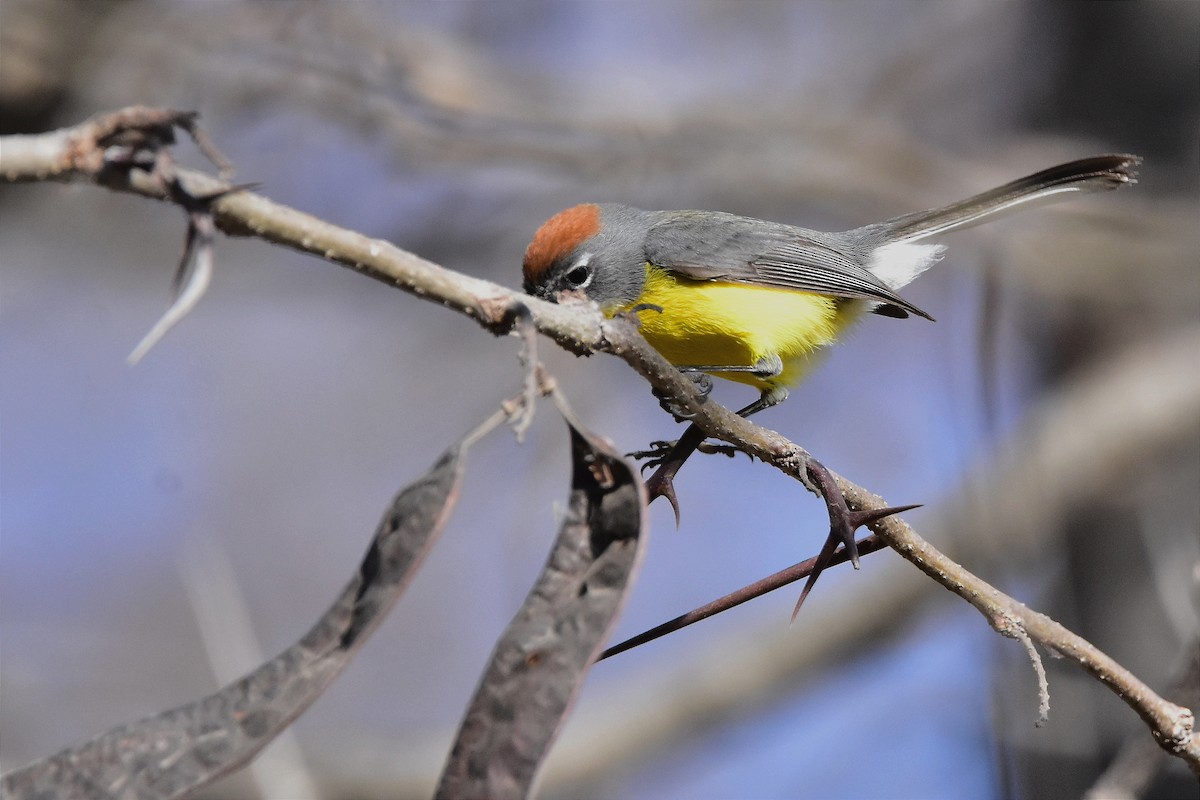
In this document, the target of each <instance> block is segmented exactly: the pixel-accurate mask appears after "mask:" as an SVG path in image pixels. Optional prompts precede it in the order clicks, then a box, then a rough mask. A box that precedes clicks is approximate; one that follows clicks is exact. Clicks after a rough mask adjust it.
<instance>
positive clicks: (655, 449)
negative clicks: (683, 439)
mask: <svg viewBox="0 0 1200 800" xmlns="http://www.w3.org/2000/svg"><path fill="white" fill-rule="evenodd" d="M676 442H678V439H676V440H675V441H671V442H668V441H664V440H662V439H660V440H657V441H653V442H651V443H650V446H649V447H648V448H647V449H645V450H634V451H633V452H632V453H626V454H625V457H626V458H632V459H634V460H635V461H641V460H642V459H646V463H645V464H642V474H645V473H646V470H648V469H653V468H654V467H657V466H659V465H660V464H662V463H663V462H664V461H666V460H667V456H669V455H670V454H671V451H672V450H673V449H675V444H676Z"/></svg>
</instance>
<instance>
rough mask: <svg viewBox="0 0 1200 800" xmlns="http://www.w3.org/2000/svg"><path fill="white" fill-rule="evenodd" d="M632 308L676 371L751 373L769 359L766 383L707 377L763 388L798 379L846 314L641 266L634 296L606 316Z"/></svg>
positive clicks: (827, 302) (760, 289) (816, 302)
mask: <svg viewBox="0 0 1200 800" xmlns="http://www.w3.org/2000/svg"><path fill="white" fill-rule="evenodd" d="M640 304H647V305H652V306H658V307H660V308H662V313H658V312H657V311H655V310H653V309H650V310H644V311H641V312H639V314H638V318H639V319H640V320H641V323H642V334H643V335H644V336H645V337H646V339H647V341H649V342H650V344H651V345H653V346H654V348H655V349H656V350H658V351H659V352H660V353H662V354H663V356H665V357H666V359H667V360H668V361H670V362H671V363H672V364H675V365H676V366H681V367H683V366H710V365H720V366H726V365H728V366H753V365H754V364H755V363H757V362H758V361H759V360H760V359H762V358H765V357H769V356H772V355H776V356H779V357H780V359H782V360H783V365H784V370H783V373H782V374H780V375H778V376H776V377H774V378H770V379H763V378H759V377H756V376H754V375H752V374H749V373H737V372H720V371H713V373H712V374H713V375H716V376H718V377H721V378H727V379H729V380H733V381H739V382H741V383H747V384H750V385H751V386H756V387H758V388H759V389H763V390H765V389H769V388H771V387H773V386H788V385H791V384H793V383H795V382H796V381H797V380H799V379H800V378H801V377H802V376H803V374H804V370H805V368H806V367H807V365H808V362H809V360H810V357H811V356H812V354H813V353H814V352H815V351H816V350H819V349H820V348H822V347H824V346H825V345H828V344H831V343H832V342H833V341H834V340H835V339H836V338H837V336H838V334H839V333H840V332H841V331H842V329H843V328H844V327H845V325H846V323H847V322H848V321H849V320H850V318H851V317H852V316H856V314H853V312H852V310H851V308H848V307H847V306H848V305H852V306H857V305H860V304H857V303H855V304H846V303H844V302H839V301H838V300H836V299H835V298H832V297H827V296H824V295H819V294H812V293H810V292H800V291H795V290H789V289H771V288H767V287H764V286H751V285H749V284H744V283H722V282H720V281H695V280H689V279H687V278H681V277H678V276H677V275H674V274H673V273H670V272H667V271H666V270H662V269H659V268H657V267H652V266H650V265H647V267H646V286H645V289H644V290H643V292H642V295H641V297H639V298H638V299H637V300H636V301H634V302H633V303H631V304H629V305H628V306H624V307H621V308H616V309H612V310H611V311H610V313H613V314H615V313H617V312H620V311H628V310H629V309H630V308H633V307H634V306H637V305H640Z"/></svg>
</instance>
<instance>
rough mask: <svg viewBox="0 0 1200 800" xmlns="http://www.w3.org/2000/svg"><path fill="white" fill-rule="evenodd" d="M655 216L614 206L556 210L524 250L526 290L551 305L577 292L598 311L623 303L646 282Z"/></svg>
mask: <svg viewBox="0 0 1200 800" xmlns="http://www.w3.org/2000/svg"><path fill="white" fill-rule="evenodd" d="M652 222H653V215H651V214H649V213H647V212H645V211H641V210H639V209H636V208H630V207H629V206H621V205H616V204H615V203H603V204H596V203H585V204H584V205H578V206H574V207H572V208H568V209H567V210H566V211H560V212H559V213H557V214H555V215H554V216H553V217H551V218H550V219H549V220H547V221H546V222H545V224H543V225H542V227H540V228H538V231H537V233H535V234H534V236H533V241H531V242H530V243H529V247H527V248H526V249H525V263H524V273H525V284H524V286H525V291H526V292H528V293H529V294H532V295H535V296H537V297H540V298H542V299H543V300H549V301H551V302H554V301H555V300H556V299H557V295H558V293H559V292H562V291H578V292H583V293H584V294H585V295H587V297H588V299H590V300H595V301H596V302H597V303H599V304H600V306H601V307H602V308H605V309H610V308H615V307H618V306H622V305H627V304H628V303H631V302H633V301H634V300H636V299H637V298H638V296H639V295H640V294H641V293H642V287H643V286H644V285H645V283H646V250H645V241H646V232H647V231H648V230H649V229H650V225H651V223H652Z"/></svg>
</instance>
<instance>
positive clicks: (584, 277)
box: [564, 267, 591, 288]
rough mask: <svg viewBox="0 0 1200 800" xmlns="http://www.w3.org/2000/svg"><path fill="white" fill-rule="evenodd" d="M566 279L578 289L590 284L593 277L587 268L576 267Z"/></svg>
mask: <svg viewBox="0 0 1200 800" xmlns="http://www.w3.org/2000/svg"><path fill="white" fill-rule="evenodd" d="M564 277H565V279H566V281H567V283H569V284H570V285H571V286H574V287H576V288H578V287H580V286H583V285H584V284H585V283H587V282H588V278H589V277H591V272H589V271H588V268H587V267H576V268H575V269H573V270H571V271H570V272H568V273H567V274H566V275H565V276H564Z"/></svg>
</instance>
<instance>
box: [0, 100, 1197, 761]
mask: <svg viewBox="0 0 1200 800" xmlns="http://www.w3.org/2000/svg"><path fill="white" fill-rule="evenodd" d="M117 113H118V114H122V113H125V112H117ZM106 124H108V123H106V121H105V120H104V118H99V119H96V120H91V121H89V122H85V123H83V124H82V125H80V126H78V127H77V128H73V129H67V130H62V131H56V132H53V133H48V134H44V135H41V136H32V137H6V138H5V139H4V140H3V144H4V147H3V148H2V149H0V177H3V179H5V180H8V181H31V180H62V181H87V182H91V183H96V184H99V185H104V186H108V187H109V188H111V189H114V190H117V191H123V192H130V193H134V194H140V195H143V196H147V197H152V198H155V199H158V200H163V201H168V202H174V200H173V198H171V197H170V196H169V193H168V192H166V191H165V190H164V188H163V187H162V186H161V185H159V183H158V182H156V181H155V180H154V179H153V178H152V177H151V176H150V175H149V174H148V173H146V172H145V171H144V170H141V169H137V168H133V169H129V170H124V171H117V172H113V171H107V172H106V171H104V170H102V169H101V167H102V166H103V163H104V161H103V157H102V153H100V152H93V151H94V150H95V149H96V146H97V135H96V131H97V129H111V124H109V126H108V128H105V125H106ZM89 144H90V149H89V147H88V145H89ZM179 181H180V183H181V185H183V186H184V187H185V188H186V189H187V190H188V192H189V193H190V194H192V195H193V196H213V195H217V194H220V193H221V192H226V191H229V189H230V188H232V187H230V186H229V185H228V184H227V183H225V182H223V181H219V180H217V179H215V178H213V177H211V176H208V175H205V174H203V173H200V172H195V171H185V170H182V169H181V170H179ZM212 207H213V215H214V219H215V220H216V223H217V225H218V227H219V228H220V229H221V230H223V231H225V232H226V233H228V234H230V235H256V236H258V237H260V238H262V239H265V240H267V241H270V242H274V243H276V244H281V245H283V246H286V247H289V248H292V249H295V250H299V251H301V252H306V253H311V254H313V255H317V256H319V257H321V258H324V259H326V260H329V261H332V262H334V263H338V264H341V265H343V266H347V267H350V268H352V269H355V270H357V271H359V272H361V273H363V274H365V275H367V276H369V277H372V278H375V279H377V280H381V281H383V282H385V283H388V284H391V285H394V286H397V287H398V288H401V289H404V290H405V291H408V292H410V293H412V294H415V295H417V296H419V297H422V298H424V299H427V300H431V301H433V302H436V303H439V304H441V305H444V306H447V307H449V308H452V309H454V310H456V311H459V312H460V313H463V314H466V315H467V316H469V317H471V318H472V319H475V320H476V321H477V322H478V323H479V324H481V325H482V326H484V327H485V328H487V329H488V330H490V331H491V332H493V333H497V334H502V333H509V332H511V330H512V328H513V314H512V308H513V307H514V305H515V304H518V303H523V304H525V305H526V306H527V307H528V308H529V311H530V314H531V317H532V319H533V323H534V325H535V326H536V327H537V329H538V331H539V332H541V333H543V334H545V335H547V336H549V337H550V338H552V339H554V340H555V341H556V342H557V343H558V344H559V345H561V346H562V347H564V348H565V349H567V350H569V351H571V352H574V353H589V352H608V353H611V354H613V355H616V356H618V357H620V358H621V359H623V360H624V361H625V362H626V363H628V364H629V365H630V366H631V367H632V368H633V369H634V370H635V371H636V372H638V373H639V374H640V375H642V376H643V377H644V378H645V379H646V380H647V381H648V382H649V383H650V384H651V385H652V386H653V387H654V388H655V389H656V390H658V391H659V393H661V394H664V395H667V396H669V397H671V398H672V399H674V400H675V401H676V402H677V404H678V406H679V407H680V408H682V409H684V410H685V411H686V412H687V413H688V414H689V415H690V416H689V418H690V419H691V421H692V422H694V423H695V424H697V425H698V426H699V427H700V428H702V429H703V430H704V431H705V432H706V433H707V434H708V435H709V436H713V437H716V438H718V439H721V440H722V441H725V442H728V443H730V444H732V445H735V446H737V447H738V448H739V449H741V450H743V451H744V452H746V453H748V454H750V455H752V456H754V457H756V458H759V459H761V460H762V461H765V462H767V463H769V464H771V465H772V466H774V467H775V468H777V469H779V470H781V471H782V472H784V473H785V474H788V475H790V476H792V477H793V478H796V479H797V480H801V481H803V479H804V472H805V469H806V467H807V465H808V463H809V461H810V457H809V455H808V453H807V452H806V451H805V450H804V449H803V448H801V447H799V446H798V445H796V444H795V443H793V442H791V441H789V440H788V439H786V438H785V437H783V436H780V435H779V434H778V433H775V432H774V431H770V430H767V429H765V428H761V427H759V426H758V425H755V424H754V423H752V422H749V421H748V420H745V419H743V418H741V417H738V416H737V415H736V414H733V413H732V412H730V411H729V410H728V409H725V408H724V407H723V406H721V405H720V404H718V403H705V402H703V398H702V397H701V396H700V395H699V393H698V392H697V391H696V390H695V387H694V386H693V385H692V382H691V381H689V380H688V379H687V378H686V377H684V376H683V375H682V374H681V373H680V372H679V371H678V370H676V369H675V368H674V367H672V366H671V365H670V364H669V363H668V362H667V361H666V360H665V359H664V358H663V357H662V356H661V355H660V354H659V353H658V352H656V351H655V350H654V349H653V348H651V347H650V346H649V345H648V344H647V343H646V341H645V340H644V339H643V338H642V337H641V336H640V334H639V333H638V332H637V330H636V328H635V327H634V326H633V325H632V324H630V323H629V322H628V321H626V320H622V319H620V318H617V319H612V320H607V319H604V317H603V316H602V315H601V314H600V312H599V311H598V310H597V309H595V308H594V307H589V306H585V305H581V304H564V305H555V304H550V303H545V302H542V301H539V300H537V299H535V298H530V297H525V296H523V295H518V294H517V293H516V292H514V291H512V290H510V289H507V288H504V287H502V286H499V285H497V284H494V283H491V282H488V281H483V280H480V279H477V278H471V277H468V276H465V275H461V274H458V273H454V272H452V271H450V270H447V269H445V268H443V267H440V266H438V265H436V264H433V263H431V262H429V261H426V260H425V259H422V258H420V257H419V256H416V255H413V254H411V253H408V252H405V251H403V250H401V249H399V248H397V247H395V246H394V245H392V244H390V243H388V242H385V241H382V240H379V239H371V238H369V237H366V236H363V235H361V234H358V233H355V232H353V231H349V230H346V229H344V228H340V227H338V226H335V225H331V224H329V223H327V222H324V221H322V220H319V219H317V218H315V217H313V216H311V215H308V214H303V213H301V212H299V211H296V210H294V209H291V208H287V207H286V206H283V205H280V204H278V203H274V202H272V201H270V200H268V199H266V198H265V197H262V196H260V195H257V194H255V193H253V192H249V191H242V192H238V193H236V194H230V195H225V196H222V197H219V198H218V199H217V200H215V201H214V202H213V204H212ZM834 478H835V480H836V482H837V485H838V488H839V489H840V490H841V492H842V494H843V495H844V496H845V499H846V501H847V503H848V504H849V507H850V509H851V510H854V511H864V510H871V509H879V508H884V507H886V506H887V504H886V503H885V502H884V501H883V499H882V498H880V497H878V496H876V495H874V494H872V493H870V492H868V491H866V490H865V489H862V488H861V487H859V486H856V485H854V484H853V483H851V482H849V481H847V480H845V479H844V478H841V477H839V476H836V475H835V476H834ZM869 527H870V528H871V530H872V531H874V532H875V533H876V534H877V535H878V536H879V537H880V538H881V539H883V540H884V541H886V542H887V543H888V545H890V546H891V547H892V548H893V549H895V550H896V551H897V552H898V553H900V554H901V555H902V556H903V557H904V558H906V559H908V560H909V561H910V562H912V563H913V564H915V565H916V566H917V567H918V568H919V569H921V570H922V571H923V572H925V574H927V575H929V576H930V577H932V578H933V579H934V580H936V581H937V582H938V583H940V584H942V585H943V586H945V587H946V588H948V589H950V590H951V591H953V592H954V593H955V594H957V595H959V596H960V597H962V598H963V599H965V600H967V602H969V603H971V604H972V605H974V606H975V607H976V608H977V609H978V610H979V611H980V613H982V614H983V615H984V617H985V619H987V620H988V622H989V624H991V625H992V627H993V628H995V629H996V630H997V631H999V632H1001V633H1003V634H1005V635H1014V631H1013V630H1012V629H1011V625H1012V620H1017V621H1019V622H1020V624H1021V626H1022V628H1023V630H1024V631H1025V632H1026V633H1027V634H1028V636H1029V638H1030V639H1031V640H1032V641H1033V642H1036V643H1038V644H1041V645H1042V646H1043V647H1047V648H1049V649H1051V650H1054V651H1056V652H1059V653H1061V654H1062V655H1064V656H1066V657H1067V658H1069V659H1071V660H1073V661H1075V662H1076V663H1077V664H1079V665H1080V666H1081V667H1083V668H1084V669H1085V670H1086V671H1088V672H1089V673H1091V674H1092V675H1093V676H1095V677H1096V678H1097V679H1098V680H1100V682H1101V683H1103V684H1104V685H1105V686H1108V687H1109V688H1110V689H1112V690H1113V691H1114V692H1115V693H1116V694H1117V695H1118V696H1119V697H1120V698H1121V699H1122V700H1123V701H1124V702H1125V703H1126V704H1127V705H1129V706H1130V708H1132V709H1133V710H1134V711H1135V712H1136V713H1137V714H1138V715H1139V716H1140V717H1141V718H1142V720H1143V721H1144V722H1145V723H1146V724H1147V726H1149V727H1150V729H1151V732H1152V733H1153V735H1154V737H1155V740H1156V741H1157V742H1158V743H1159V745H1160V746H1161V747H1162V748H1164V749H1165V750H1166V751H1167V752H1169V753H1171V754H1173V755H1176V756H1178V757H1180V758H1182V759H1183V760H1185V761H1186V762H1187V763H1188V764H1189V766H1191V768H1192V769H1193V770H1194V771H1196V772H1197V773H1198V774H1200V737H1197V735H1196V734H1195V733H1194V730H1193V729H1194V722H1195V720H1194V716H1193V713H1192V711H1191V710H1189V709H1187V708H1183V707H1180V706H1177V705H1175V704H1173V703H1169V702H1167V701H1166V700H1164V699H1163V698H1161V697H1159V696H1158V695H1157V694H1155V693H1154V692H1153V691H1152V690H1151V689H1150V688H1149V687H1148V686H1146V685H1145V684H1144V683H1142V682H1141V681H1140V680H1138V679H1137V678H1136V677H1135V676H1133V675H1132V674H1131V673H1129V671H1128V670H1126V669H1124V668H1123V667H1121V666H1120V665H1119V664H1117V663H1116V662H1114V661H1113V660H1112V659H1111V658H1109V657H1108V656H1106V655H1104V654H1103V653H1101V652H1100V651H1099V650H1098V649H1096V648H1095V647H1094V646H1093V645H1091V644H1090V643H1088V642H1087V641H1085V640H1084V639H1082V638H1080V637H1079V636H1077V635H1075V634H1073V633H1071V632H1070V631H1068V630H1067V629H1065V628H1063V627H1062V626H1061V625H1059V624H1058V623H1056V622H1054V621H1053V620H1051V619H1050V618H1048V617H1046V616H1044V615H1042V614H1039V613H1037V612H1035V611H1032V610H1030V609H1028V608H1026V607H1025V606H1024V605H1022V604H1020V603H1018V602H1017V601H1015V600H1013V599H1012V598H1010V597H1007V596H1006V595H1004V594H1003V593H1001V592H1000V591H998V590H997V589H995V588H994V587H992V586H991V585H990V584H988V583H986V582H985V581H982V580H981V579H979V578H978V577H976V576H975V575H973V574H972V573H970V572H969V571H967V570H966V569H964V568H963V567H962V566H961V565H958V564H956V563H954V562H953V561H951V560H950V559H948V558H946V557H945V556H944V555H943V554H942V553H940V552H939V551H938V550H936V549H935V548H933V547H932V546H931V545H929V543H927V542H925V541H924V540H923V539H921V538H920V537H919V536H917V535H916V533H915V532H913V530H912V529H911V528H910V527H909V526H908V525H907V524H905V523H904V522H903V521H902V520H899V519H897V518H895V517H889V518H886V519H882V520H877V521H875V522H873V523H871V525H870V526H869Z"/></svg>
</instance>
